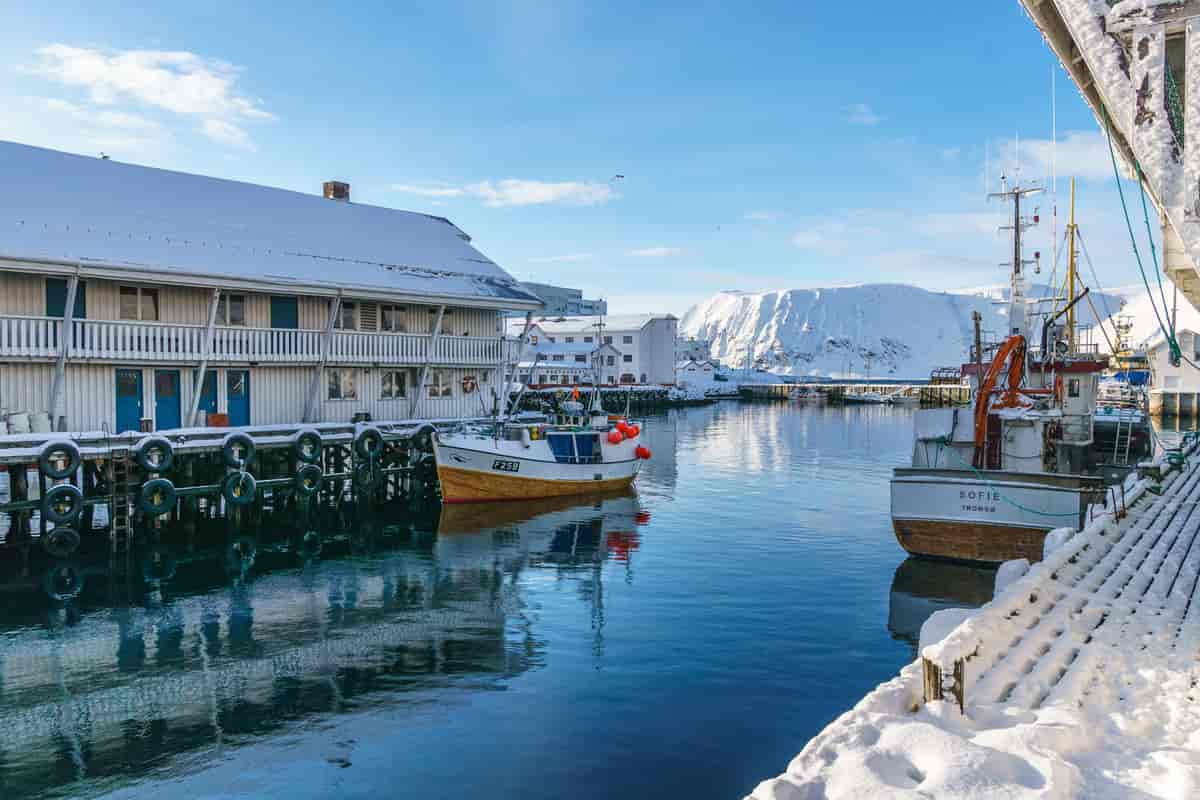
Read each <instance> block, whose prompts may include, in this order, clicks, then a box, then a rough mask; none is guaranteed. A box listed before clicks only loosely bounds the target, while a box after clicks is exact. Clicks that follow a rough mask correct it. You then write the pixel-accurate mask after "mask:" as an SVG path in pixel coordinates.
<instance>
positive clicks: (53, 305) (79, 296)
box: [46, 278, 87, 319]
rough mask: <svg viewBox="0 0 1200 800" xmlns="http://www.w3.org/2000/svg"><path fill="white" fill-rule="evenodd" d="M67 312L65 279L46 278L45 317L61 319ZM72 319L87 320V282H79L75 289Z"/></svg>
mask: <svg viewBox="0 0 1200 800" xmlns="http://www.w3.org/2000/svg"><path fill="white" fill-rule="evenodd" d="M66 310H67V279H66V278H46V316H47V317H58V318H59V319H62V317H64V316H65V315H66ZM71 316H72V317H73V318H74V319H87V282H86V281H80V282H79V284H78V286H76V288H75V310H74V311H73V312H71Z"/></svg>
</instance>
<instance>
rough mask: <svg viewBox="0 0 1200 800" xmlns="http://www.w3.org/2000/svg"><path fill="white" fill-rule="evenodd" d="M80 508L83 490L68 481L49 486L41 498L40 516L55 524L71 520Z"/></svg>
mask: <svg viewBox="0 0 1200 800" xmlns="http://www.w3.org/2000/svg"><path fill="white" fill-rule="evenodd" d="M82 510H83V492H81V491H79V487H78V486H72V485H71V484H69V483H60V484H58V485H57V486H51V487H50V489H49V490H48V491H47V492H46V495H45V496H44V497H43V498H42V516H44V517H45V518H46V519H47V520H49V521H50V522H53V523H54V524H55V525H62V524H66V523H69V522H73V521H74V520H75V518H76V517H78V516H79V512H80V511H82Z"/></svg>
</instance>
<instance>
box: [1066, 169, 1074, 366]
mask: <svg viewBox="0 0 1200 800" xmlns="http://www.w3.org/2000/svg"><path fill="white" fill-rule="evenodd" d="M1075 275H1076V273H1075V179H1074V178H1071V218H1070V222H1068V223H1067V345H1068V348H1069V349H1068V352H1071V353H1074V352H1075V304H1074V303H1072V302H1071V301H1072V300H1074V299H1075Z"/></svg>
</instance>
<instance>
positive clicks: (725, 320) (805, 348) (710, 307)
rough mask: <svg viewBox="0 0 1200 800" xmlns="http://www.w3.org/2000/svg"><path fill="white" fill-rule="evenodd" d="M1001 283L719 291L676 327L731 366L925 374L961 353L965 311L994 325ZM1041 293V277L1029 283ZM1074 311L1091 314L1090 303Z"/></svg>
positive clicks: (967, 334) (966, 331) (811, 372)
mask: <svg viewBox="0 0 1200 800" xmlns="http://www.w3.org/2000/svg"><path fill="white" fill-rule="evenodd" d="M1006 293H1007V292H1006V290H1005V289H1004V288H1003V287H981V288H977V289H967V290H961V291H956V292H934V291H928V290H926V289H921V288H918V287H916V286H907V285H902V284H864V285H861V286H841V287H835V288H829V289H790V290H779V291H770V292H721V293H719V294H716V295H714V296H713V297H711V298H709V299H708V300H706V301H704V302H703V303H699V304H698V305H696V306H693V307H692V308H691V309H689V310H688V312H687V313H686V314H684V315H683V318H682V319H681V320H680V321H679V332H680V334H681V335H684V336H695V337H696V338H700V339H706V340H708V341H709V342H711V344H712V354H713V357H714V358H717V359H720V360H721V362H722V363H723V364H725V365H726V366H727V367H729V368H731V369H733V370H735V371H740V370H741V369H742V368H743V367H744V366H746V365H747V364H751V365H758V366H761V367H763V368H764V369H767V370H770V371H771V372H773V373H776V374H779V375H793V376H826V377H835V378H844V377H858V378H863V377H867V376H868V375H869V376H871V377H875V378H904V379H917V380H925V379H928V378H929V373H930V372H931V371H932V370H933V369H934V368H935V367H957V366H960V365H961V364H962V363H963V362H964V361H965V360H966V359H967V354H968V352H969V348H970V344H971V341H972V339H973V335H974V334H973V326H972V322H971V313H972V312H973V311H978V312H980V313H981V314H982V315H983V329H984V331H985V332H989V333H991V334H992V335H993V336H997V337H998V336H1001V335H1003V333H1004V331H1005V330H1006V329H1007V327H1008V326H1007V322H1006V314H1007V308H1006V307H1005V305H1004V303H1003V301H1004V298H1005V296H1006ZM1046 294H1047V289H1046V288H1045V287H1036V286H1035V287H1032V288H1031V290H1030V292H1029V295H1030V296H1031V297H1040V296H1044V295H1046ZM1094 302H1095V303H1096V307H1097V312H1098V313H1099V314H1100V315H1101V316H1103V315H1105V314H1106V313H1107V312H1106V311H1105V309H1106V308H1108V309H1111V310H1112V312H1113V313H1116V311H1117V310H1118V309H1119V308H1120V306H1121V298H1120V297H1119V296H1117V295H1115V294H1114V295H1106V296H1104V297H1103V298H1102V297H1100V296H1099V295H1096V296H1095V298H1094ZM1106 304H1107V305H1106ZM1080 318H1081V320H1083V321H1090V320H1091V312H1090V310H1089V309H1086V308H1083V309H1081V310H1080Z"/></svg>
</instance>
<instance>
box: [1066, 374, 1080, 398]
mask: <svg viewBox="0 0 1200 800" xmlns="http://www.w3.org/2000/svg"><path fill="white" fill-rule="evenodd" d="M1067 397H1079V378H1070V379H1068V380H1067Z"/></svg>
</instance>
